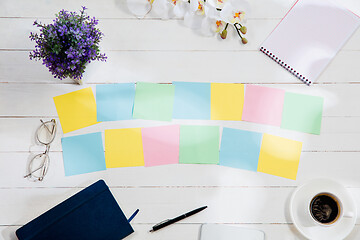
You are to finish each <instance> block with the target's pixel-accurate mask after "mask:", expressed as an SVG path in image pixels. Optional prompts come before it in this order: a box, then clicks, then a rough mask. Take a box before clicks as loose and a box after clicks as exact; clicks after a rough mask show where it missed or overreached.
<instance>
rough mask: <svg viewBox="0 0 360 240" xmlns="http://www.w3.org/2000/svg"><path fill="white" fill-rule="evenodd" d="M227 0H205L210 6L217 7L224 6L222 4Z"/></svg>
mask: <svg viewBox="0 0 360 240" xmlns="http://www.w3.org/2000/svg"><path fill="white" fill-rule="evenodd" d="M227 1H228V0H207V1H206V2H207V3H209V4H210V5H211V6H213V7H214V8H217V9H222V8H223V7H224V4H225V3H226V2H227Z"/></svg>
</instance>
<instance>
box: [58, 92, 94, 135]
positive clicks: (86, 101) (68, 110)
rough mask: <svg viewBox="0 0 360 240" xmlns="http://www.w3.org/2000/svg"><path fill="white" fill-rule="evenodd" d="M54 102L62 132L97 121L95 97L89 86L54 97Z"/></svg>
mask: <svg viewBox="0 0 360 240" xmlns="http://www.w3.org/2000/svg"><path fill="white" fill-rule="evenodd" d="M54 102H55V106H56V110H57V113H58V115H59V118H60V123H61V127H62V130H63V132H64V133H68V132H71V131H74V130H77V129H80V128H84V127H88V126H90V125H94V124H96V123H98V122H97V120H96V102H95V97H94V94H93V91H92V89H91V88H90V87H89V88H84V89H81V90H78V91H75V92H71V93H67V94H64V95H60V96H57V97H54Z"/></svg>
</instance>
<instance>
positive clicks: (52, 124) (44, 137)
mask: <svg viewBox="0 0 360 240" xmlns="http://www.w3.org/2000/svg"><path fill="white" fill-rule="evenodd" d="M40 122H41V123H42V124H41V125H40V126H39V127H38V129H37V130H36V134H35V135H36V141H37V142H38V143H40V144H42V145H45V146H46V149H45V152H44V153H40V154H38V155H36V156H34V157H33V158H32V159H31V160H30V162H29V164H28V166H27V175H25V176H24V178H28V179H30V180H32V181H35V182H37V181H42V180H43V179H44V177H45V175H46V173H47V171H48V168H49V162H50V158H49V151H50V144H51V143H52V142H53V141H54V139H55V135H56V121H55V119H52V120H51V121H47V122H44V121H43V120H40Z"/></svg>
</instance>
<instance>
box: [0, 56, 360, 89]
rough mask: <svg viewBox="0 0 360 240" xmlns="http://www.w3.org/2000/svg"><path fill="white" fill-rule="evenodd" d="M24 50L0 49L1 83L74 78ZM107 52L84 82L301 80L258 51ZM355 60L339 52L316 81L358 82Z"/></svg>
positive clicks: (358, 59)
mask: <svg viewBox="0 0 360 240" xmlns="http://www.w3.org/2000/svg"><path fill="white" fill-rule="evenodd" d="M28 55H29V52H28V51H0V83H53V84H56V83H73V82H72V81H71V80H62V81H59V80H57V79H54V78H53V77H52V75H51V74H50V73H49V71H48V70H47V68H46V67H45V66H43V65H42V64H41V62H36V61H30V60H29V57H28ZM107 55H108V60H107V62H106V63H103V62H92V63H91V64H89V65H88V66H87V69H86V72H85V74H84V78H83V79H84V82H86V83H114V82H124V81H125V82H136V81H139V80H141V81H149V82H168V81H195V80H196V81H198V82H231V81H232V82H243V83H269V84H273V83H290V84H299V83H300V81H299V80H298V79H297V78H295V77H294V76H293V75H292V74H290V73H289V72H287V71H285V70H284V69H283V68H282V67H280V66H278V65H277V64H276V63H275V62H273V61H272V60H271V59H269V58H268V57H266V56H265V55H264V54H262V53H261V52H260V51H234V52H232V51H195V52H193V51H188V52H184V51H108V52H107ZM209 59H220V60H219V61H209ZM358 62H360V51H340V52H339V54H338V55H337V56H336V57H335V58H334V60H333V61H332V62H331V63H330V64H329V66H328V67H327V68H326V69H325V71H324V73H323V74H322V75H321V76H320V78H319V79H318V80H317V81H316V82H317V83H359V82H360V68H358V67H357V63H358ZM199 63H206V64H205V65H204V69H203V70H202V71H199V69H198V68H197V67H194V66H198V65H199ZM19 69H21V71H19ZM185 69H186V71H184V70H185ZM259 69H260V70H261V71H259Z"/></svg>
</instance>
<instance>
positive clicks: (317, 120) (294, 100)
mask: <svg viewBox="0 0 360 240" xmlns="http://www.w3.org/2000/svg"><path fill="white" fill-rule="evenodd" d="M323 103H324V99H323V98H322V97H317V96H309V95H304V94H297V93H290V92H286V93H285V99H284V107H283V114H282V121H281V128H285V129H290V130H295V131H299V132H305V133H312V134H320V128H321V118H322V112H323Z"/></svg>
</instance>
